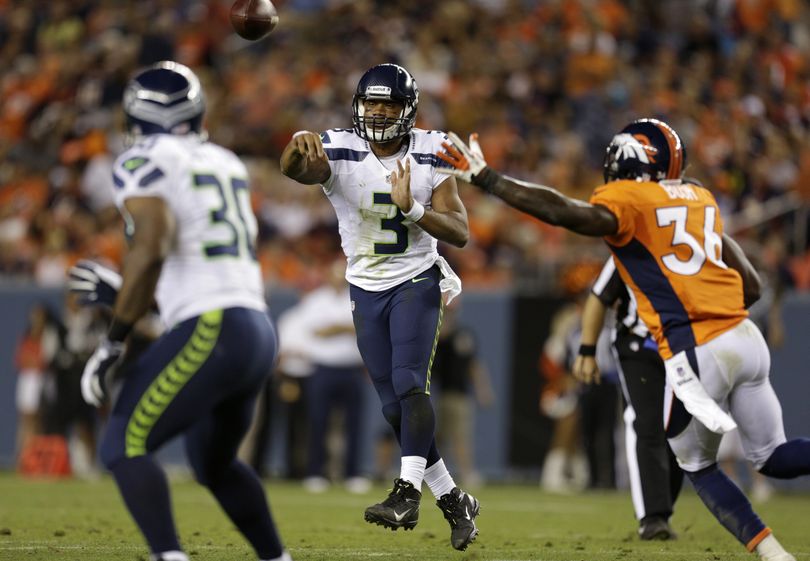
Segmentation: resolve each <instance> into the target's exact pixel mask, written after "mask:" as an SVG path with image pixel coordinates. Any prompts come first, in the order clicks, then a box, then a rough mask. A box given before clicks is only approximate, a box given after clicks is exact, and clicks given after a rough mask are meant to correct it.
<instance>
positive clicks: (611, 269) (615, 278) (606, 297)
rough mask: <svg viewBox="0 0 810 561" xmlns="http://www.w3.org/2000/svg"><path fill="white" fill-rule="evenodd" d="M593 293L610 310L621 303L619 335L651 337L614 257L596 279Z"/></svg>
mask: <svg viewBox="0 0 810 561" xmlns="http://www.w3.org/2000/svg"><path fill="white" fill-rule="evenodd" d="M591 292H593V294H594V296H596V297H597V298H599V301H600V302H602V303H603V304H604V305H605V306H606V307H608V308H610V307H612V306H613V305H614V304H615V303H616V302H619V306H618V309H617V310H616V331H617V335H621V334H622V333H623V332H626V333H632V334H634V335H637V336H639V337H642V338H646V337H648V336H649V335H650V330H649V329H647V325H646V324H645V323H644V322H643V321H642V320H641V318H640V317H638V306H637V305H636V297H635V295H634V294H633V291H632V290H630V289H629V288H627V286H626V285H625V284H624V281H622V278H621V276H620V275H619V271H618V270H617V269H616V263H614V261H613V257H612V256H611V257H610V258H609V259H608V260H607V261H606V262H605V265H604V267H602V271H601V272H600V273H599V276H598V277H596V281H595V282H594V283H593V287H592V288H591Z"/></svg>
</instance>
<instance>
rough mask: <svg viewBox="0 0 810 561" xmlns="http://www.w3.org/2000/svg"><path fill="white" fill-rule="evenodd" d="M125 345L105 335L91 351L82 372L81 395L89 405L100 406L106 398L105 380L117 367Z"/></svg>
mask: <svg viewBox="0 0 810 561" xmlns="http://www.w3.org/2000/svg"><path fill="white" fill-rule="evenodd" d="M125 349H126V345H125V344H124V343H122V342H118V341H110V340H109V339H107V338H106V337H105V338H104V339H103V340H102V341H101V343H99V345H98V347H97V348H96V350H95V352H93V354H92V356H91V357H90V359H89V360H88V361H87V364H86V365H85V366H84V372H83V373H82V382H81V385H82V397H83V398H84V401H86V402H87V403H88V404H89V405H92V406H94V407H101V404H102V403H103V402H104V400H105V399H106V398H107V380H108V379H109V378H111V376H112V373H113V372H114V371H115V369H116V368H117V367H118V364H119V362H120V361H121V357H122V356H123V354H124V350H125Z"/></svg>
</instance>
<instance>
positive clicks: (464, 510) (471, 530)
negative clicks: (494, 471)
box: [436, 487, 481, 551]
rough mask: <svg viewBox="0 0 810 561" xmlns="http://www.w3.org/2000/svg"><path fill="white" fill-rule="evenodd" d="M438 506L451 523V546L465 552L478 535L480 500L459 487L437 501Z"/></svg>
mask: <svg viewBox="0 0 810 561" xmlns="http://www.w3.org/2000/svg"><path fill="white" fill-rule="evenodd" d="M436 505H437V506H438V507H439V508H440V509H442V513H443V514H444V517H445V518H446V519H447V521H448V522H449V523H450V544H451V545H452V546H453V547H454V548H456V549H457V550H459V551H464V550H465V549H467V546H468V545H470V544H471V543H472V542H473V540H475V537H476V536H477V535H478V528H476V527H475V517H476V516H478V513H479V512H480V511H481V505H480V504H479V503H478V500H477V499H476V498H475V497H473V496H472V495H470V494H469V493H465V492H464V491H462V490H461V489H459V488H458V487H453V490H452V491H450V492H449V493H447V494H446V495H442V496H441V498H440V499H439V500H438V501H436Z"/></svg>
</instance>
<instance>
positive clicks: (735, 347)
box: [664, 319, 786, 471]
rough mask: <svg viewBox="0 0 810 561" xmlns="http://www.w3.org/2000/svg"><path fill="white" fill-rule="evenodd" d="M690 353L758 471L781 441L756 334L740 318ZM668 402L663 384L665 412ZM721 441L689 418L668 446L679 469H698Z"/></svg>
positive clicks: (764, 350) (763, 349)
mask: <svg viewBox="0 0 810 561" xmlns="http://www.w3.org/2000/svg"><path fill="white" fill-rule="evenodd" d="M695 355H696V357H697V363H698V370H699V376H700V381H701V383H702V384H703V386H704V388H706V392H707V393H708V394H709V396H710V397H712V399H714V400H715V401H716V402H717V403H718V404H719V405H720V407H721V408H722V409H723V410H725V411H728V412H729V413H730V414H731V417H732V418H733V419H734V421H736V423H737V425H738V427H739V432H740V439H741V440H742V445H743V450H744V451H745V457H746V459H748V460H749V461H750V462H751V463H752V464H753V465H754V467H755V468H756V469H760V468H761V467H762V466H763V465H764V464H765V462H766V461H767V460H768V458H769V457H770V456H771V454H772V453H773V451H774V449H775V448H776V447H777V446H779V445H781V444H783V443H784V442H785V441H786V439H785V428H784V425H783V424H782V406H781V405H780V404H779V399H778V398H777V397H776V394H775V393H774V391H773V387H771V382H770V379H769V377H768V375H769V371H770V367H771V355H770V352H769V351H768V345H767V344H766V343H765V339H764V338H763V337H762V333H760V331H759V329H758V328H757V326H756V325H754V322H752V321H751V320H749V319H746V320H743V321H742V322H741V323H739V324H737V325H736V326H734V327H733V328H731V329H729V330H728V331H726V332H725V333H723V334H722V335H720V336H718V337H715V338H714V339H712V340H711V341H709V342H708V343H704V344H703V345H698V346H697V347H695ZM672 398H673V392H672V388H671V387H670V386H669V384H667V388H666V398H665V404H664V408H665V411H669V410H670V405H671V403H672ZM721 438H722V435H721V434H717V433H714V432H712V431H710V430H709V429H707V428H706V427H705V426H704V425H703V424H702V423H700V422H699V421H698V420H697V419H694V418H693V419H692V420H691V421H690V422H689V424H688V425H687V427H686V429H684V430H683V432H681V433H680V434H678V435H677V436H674V437H672V438H670V439H669V444H670V446H672V451H673V452H674V453H675V455H676V456H677V458H678V464H679V465H680V466H681V468H683V469H684V470H685V471H698V470H701V469H703V468H706V467H709V466H710V465H712V464H713V463H715V462H716V461H717V449H718V447H719V446H720V440H721Z"/></svg>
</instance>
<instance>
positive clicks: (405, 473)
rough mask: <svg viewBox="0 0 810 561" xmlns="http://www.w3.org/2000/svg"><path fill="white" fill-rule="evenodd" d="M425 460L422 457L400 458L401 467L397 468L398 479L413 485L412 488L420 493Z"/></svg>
mask: <svg viewBox="0 0 810 561" xmlns="http://www.w3.org/2000/svg"><path fill="white" fill-rule="evenodd" d="M426 465H427V458H423V457H422V456H402V467H400V468H399V478H400V479H404V480H405V481H410V482H411V483H413V488H414V489H416V490H417V491H420V492H421V491H422V479H424V477H425V466H426Z"/></svg>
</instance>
